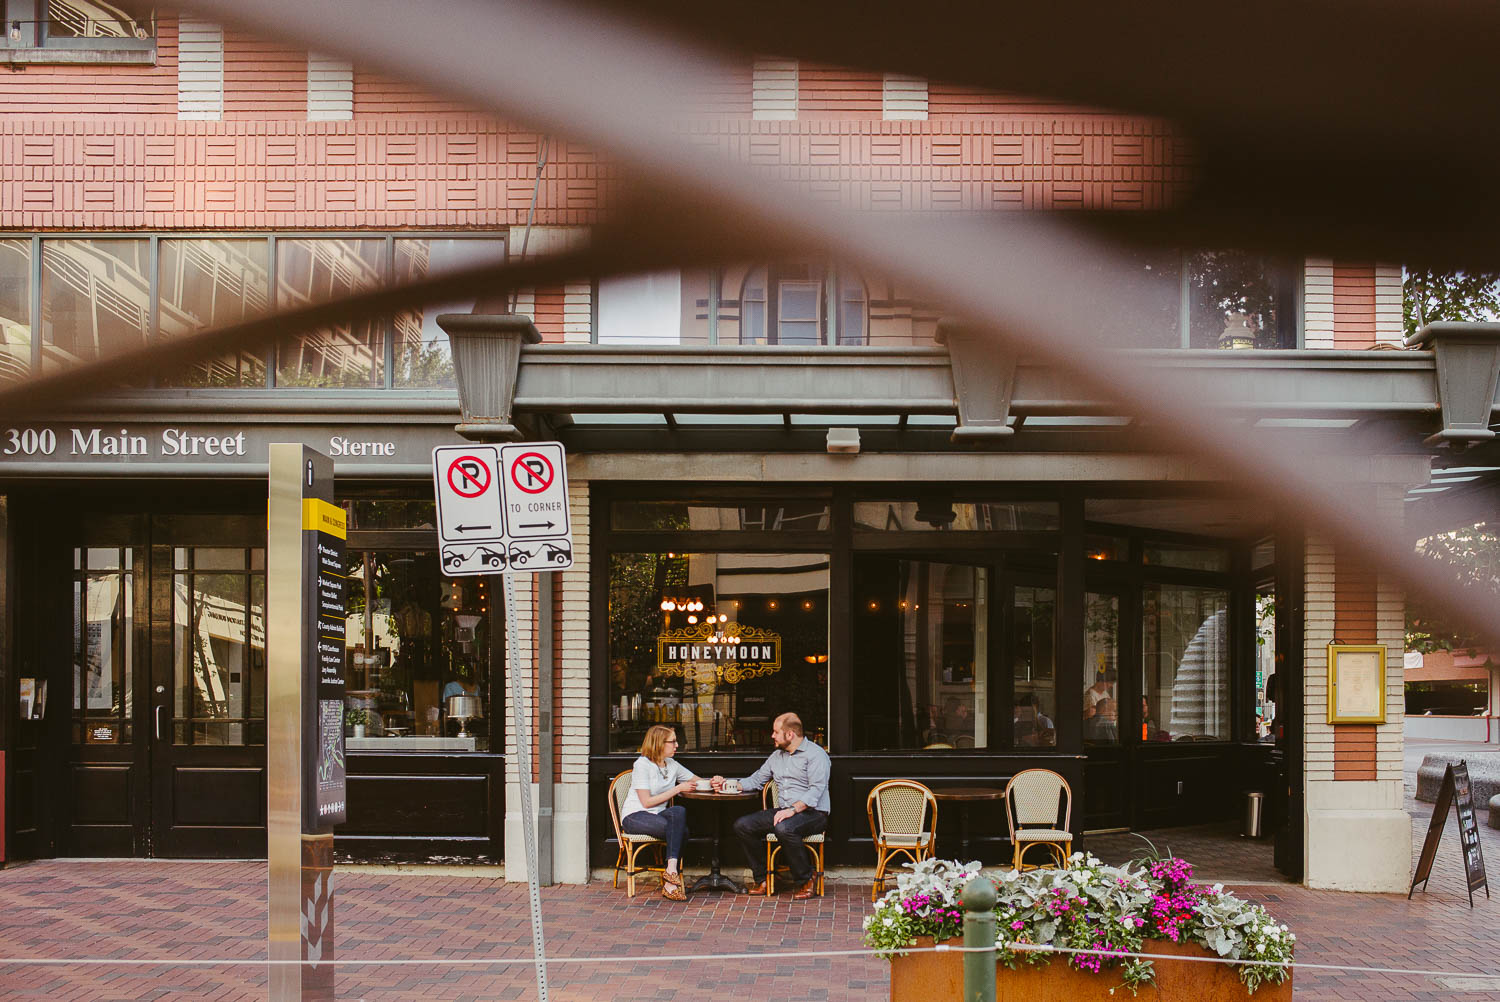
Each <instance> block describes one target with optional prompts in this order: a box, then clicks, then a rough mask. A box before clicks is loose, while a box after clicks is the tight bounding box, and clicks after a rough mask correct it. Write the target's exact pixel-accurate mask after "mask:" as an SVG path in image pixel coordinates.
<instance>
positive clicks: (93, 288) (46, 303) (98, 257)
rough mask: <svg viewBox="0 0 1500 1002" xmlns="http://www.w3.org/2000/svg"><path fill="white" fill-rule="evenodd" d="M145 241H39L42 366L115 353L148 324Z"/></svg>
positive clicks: (136, 344) (133, 343) (140, 342)
mask: <svg viewBox="0 0 1500 1002" xmlns="http://www.w3.org/2000/svg"><path fill="white" fill-rule="evenodd" d="M150 246H151V243H150V241H149V240H119V239H110V240H46V241H43V243H42V366H43V369H44V370H46V371H52V370H55V369H57V368H60V367H62V366H65V365H69V364H71V363H75V362H88V361H93V360H94V359H97V358H103V357H106V356H109V355H115V354H119V353H121V352H124V351H129V350H131V349H134V348H140V347H143V346H144V345H145V343H146V331H147V330H148V329H149V328H150V318H151V312H150V311H151V284H150V274H151V268H150V260H149V258H150Z"/></svg>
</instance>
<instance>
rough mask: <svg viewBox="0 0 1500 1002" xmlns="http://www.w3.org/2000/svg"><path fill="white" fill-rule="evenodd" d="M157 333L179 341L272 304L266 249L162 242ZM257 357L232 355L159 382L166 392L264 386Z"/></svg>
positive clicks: (241, 243) (235, 243)
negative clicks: (171, 388)
mask: <svg viewBox="0 0 1500 1002" xmlns="http://www.w3.org/2000/svg"><path fill="white" fill-rule="evenodd" d="M157 289H158V294H159V299H158V302H159V306H158V311H159V320H158V323H159V325H160V329H161V333H162V334H164V335H166V336H167V337H179V336H182V335H186V334H192V333H195V332H197V331H200V330H206V329H208V328H212V327H223V326H225V325H227V324H235V323H240V322H242V321H245V320H251V319H254V318H255V317H257V316H259V315H261V314H263V313H265V312H266V310H267V309H268V308H269V306H270V302H271V272H270V243H269V241H267V240H265V239H259V240H238V239H236V240H212V239H192V240H163V241H161V244H160V252H159V259H158V262H157ZM265 383H266V361H265V357H264V356H263V354H262V353H260V352H244V351H242V352H235V353H233V354H229V355H224V356H221V357H219V358H215V359H211V360H209V361H205V362H197V363H194V364H193V365H192V366H190V367H188V368H187V369H186V370H184V371H182V372H178V373H172V374H170V375H167V376H165V377H163V378H162V379H161V384H162V385H164V386H264V385H265Z"/></svg>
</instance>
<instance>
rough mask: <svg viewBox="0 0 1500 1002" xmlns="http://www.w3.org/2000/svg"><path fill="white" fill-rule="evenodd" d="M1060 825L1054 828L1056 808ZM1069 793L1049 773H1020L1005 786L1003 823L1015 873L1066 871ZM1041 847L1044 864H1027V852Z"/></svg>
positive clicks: (1064, 782)
mask: <svg viewBox="0 0 1500 1002" xmlns="http://www.w3.org/2000/svg"><path fill="white" fill-rule="evenodd" d="M1059 802H1061V804H1062V811H1061V815H1062V824H1061V826H1059V825H1058V814H1059V811H1058V804H1059ZM1072 817H1073V790H1072V788H1071V787H1069V786H1068V781H1067V780H1065V779H1063V778H1062V777H1061V776H1059V775H1058V774H1057V773H1055V772H1053V771H1052V770H1050V769H1023V770H1022V771H1020V772H1018V773H1016V774H1015V775H1014V776H1012V777H1010V782H1009V783H1006V784H1005V823H1006V825H1008V826H1009V828H1010V844H1011V846H1012V857H1011V866H1012V867H1014V868H1015V869H1016V870H1041V869H1045V868H1047V867H1049V866H1053V865H1055V866H1057V867H1058V868H1059V869H1067V866H1068V856H1069V855H1070V854H1071V853H1072V851H1073V833H1072V832H1071V831H1069V830H1068V828H1069V825H1070V824H1071V823H1072ZM1035 846H1043V847H1045V848H1046V850H1047V853H1048V860H1049V861H1048V862H1046V863H1027V862H1026V852H1027V850H1029V849H1031V848H1033V847H1035Z"/></svg>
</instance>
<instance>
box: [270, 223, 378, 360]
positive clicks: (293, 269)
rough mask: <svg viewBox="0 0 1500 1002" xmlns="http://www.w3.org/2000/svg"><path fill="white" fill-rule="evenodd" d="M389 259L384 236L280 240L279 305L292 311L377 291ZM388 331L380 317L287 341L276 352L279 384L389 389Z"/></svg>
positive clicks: (356, 321)
mask: <svg viewBox="0 0 1500 1002" xmlns="http://www.w3.org/2000/svg"><path fill="white" fill-rule="evenodd" d="M385 256H386V255H385V240H383V239H379V238H373V239H372V238H361V237H340V238H317V239H303V238H293V239H285V240H279V241H277V244H276V305H277V307H278V308H280V309H290V308H294V307H297V306H303V305H306V304H309V303H319V302H324V301H327V300H330V299H339V298H342V297H345V296H349V295H352V294H354V293H356V292H364V291H367V290H370V289H374V288H377V287H378V286H380V285H381V284H382V283H383V282H384V281H385V275H386V262H385ZM385 328H386V322H385V320H383V319H380V318H364V319H357V320H347V321H343V322H340V323H338V324H335V325H333V326H331V327H325V328H323V329H321V330H317V331H312V332H310V333H307V334H303V335H301V336H299V337H297V338H294V339H292V340H290V341H287V342H286V343H284V344H282V345H281V346H280V347H279V348H278V350H277V362H276V385H277V386H312V387H360V386H364V387H378V386H382V385H384V382H385Z"/></svg>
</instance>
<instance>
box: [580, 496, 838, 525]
mask: <svg viewBox="0 0 1500 1002" xmlns="http://www.w3.org/2000/svg"><path fill="white" fill-rule="evenodd" d="M828 513H829V508H828V502H826V501H762V502H757V503H755V504H745V505H731V504H715V503H713V502H706V501H616V502H614V503H613V504H612V505H610V525H611V526H612V527H613V528H615V529H618V530H621V531H624V532H654V531H659V530H664V529H689V530H692V531H694V532H707V531H736V530H746V531H760V532H822V531H825V530H826V529H827V528H828Z"/></svg>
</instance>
